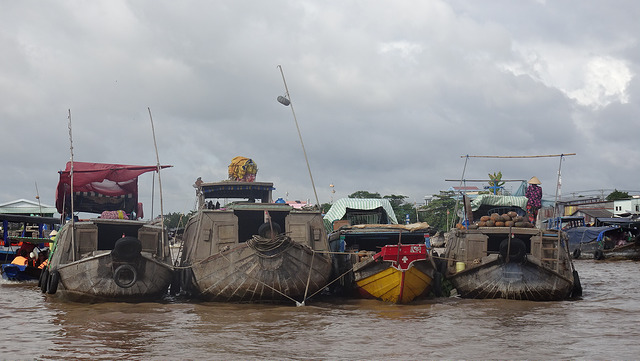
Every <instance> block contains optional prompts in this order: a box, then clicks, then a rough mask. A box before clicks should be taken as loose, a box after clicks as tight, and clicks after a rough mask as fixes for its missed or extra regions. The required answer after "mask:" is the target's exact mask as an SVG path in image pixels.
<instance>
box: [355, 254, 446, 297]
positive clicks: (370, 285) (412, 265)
mask: <svg viewBox="0 0 640 361" xmlns="http://www.w3.org/2000/svg"><path fill="white" fill-rule="evenodd" d="M434 272H435V268H434V267H433V263H432V262H431V260H430V259H429V256H428V253H427V248H426V246H425V245H424V244H406V245H387V246H384V247H382V250H381V251H380V252H378V253H376V254H373V255H365V256H364V257H362V260H361V261H359V262H357V263H356V264H354V267H353V273H354V280H355V283H356V288H357V290H358V293H359V294H360V296H362V297H365V298H376V299H379V300H382V301H386V302H391V303H409V302H411V301H413V300H414V299H415V298H417V297H419V296H422V295H425V294H427V293H428V292H429V291H430V289H431V286H432V283H433V279H434Z"/></svg>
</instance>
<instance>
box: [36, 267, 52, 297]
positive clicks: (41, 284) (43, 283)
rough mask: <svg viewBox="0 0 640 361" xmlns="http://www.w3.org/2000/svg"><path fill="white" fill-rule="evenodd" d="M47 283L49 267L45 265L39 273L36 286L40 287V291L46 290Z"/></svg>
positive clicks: (44, 291)
mask: <svg viewBox="0 0 640 361" xmlns="http://www.w3.org/2000/svg"><path fill="white" fill-rule="evenodd" d="M48 283H49V269H48V268H46V267H45V268H44V269H43V270H42V272H41V273H40V279H39V280H38V286H39V287H40V290H41V291H42V293H46V292H47V286H48Z"/></svg>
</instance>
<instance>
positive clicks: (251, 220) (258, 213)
mask: <svg viewBox="0 0 640 361" xmlns="http://www.w3.org/2000/svg"><path fill="white" fill-rule="evenodd" d="M233 214H234V215H235V216H236V217H238V242H246V241H248V240H250V239H251V238H252V237H253V236H254V235H256V234H258V228H260V226H261V225H262V224H263V223H264V216H265V215H264V210H262V209H260V210H235V211H234V212H233ZM288 214H289V212H288V211H269V216H270V217H271V222H273V223H277V224H278V225H279V226H280V229H281V230H282V232H285V219H286V218H287V215H288Z"/></svg>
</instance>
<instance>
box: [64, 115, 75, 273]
mask: <svg viewBox="0 0 640 361" xmlns="http://www.w3.org/2000/svg"><path fill="white" fill-rule="evenodd" d="M69 144H70V148H69V150H70V152H71V169H70V171H69V178H70V179H71V257H72V259H73V260H74V261H75V259H76V240H75V233H76V232H75V229H76V223H75V217H74V216H73V133H72V131H71V109H69ZM63 218H64V216H63Z"/></svg>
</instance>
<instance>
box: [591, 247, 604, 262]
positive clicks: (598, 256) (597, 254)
mask: <svg viewBox="0 0 640 361" xmlns="http://www.w3.org/2000/svg"><path fill="white" fill-rule="evenodd" d="M593 259H596V260H598V261H601V260H603V259H604V252H602V250H601V249H596V250H595V252H593Z"/></svg>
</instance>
